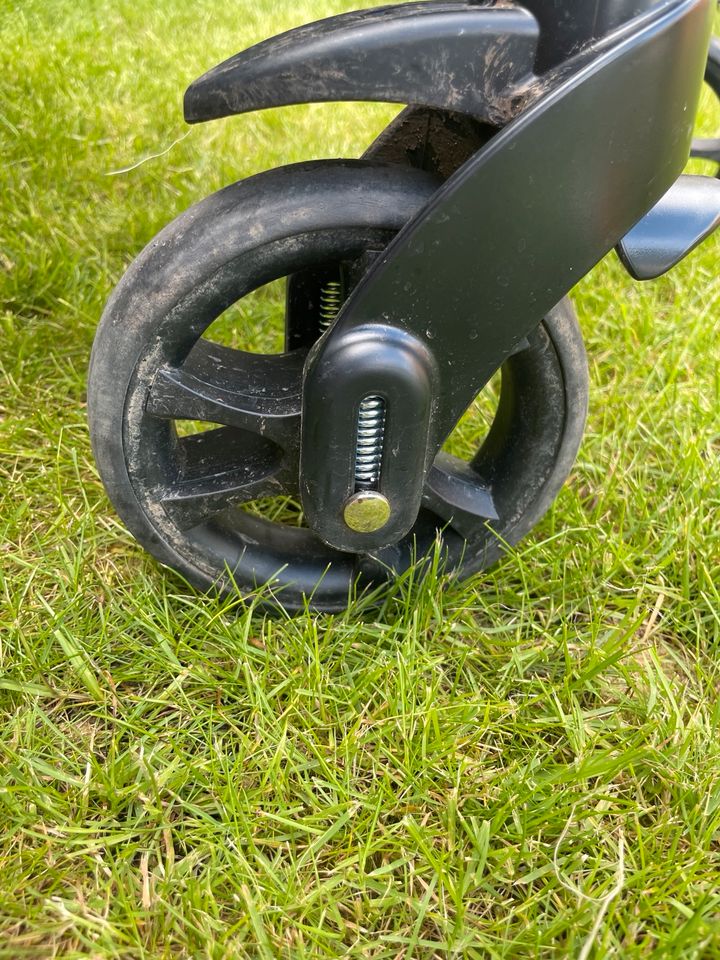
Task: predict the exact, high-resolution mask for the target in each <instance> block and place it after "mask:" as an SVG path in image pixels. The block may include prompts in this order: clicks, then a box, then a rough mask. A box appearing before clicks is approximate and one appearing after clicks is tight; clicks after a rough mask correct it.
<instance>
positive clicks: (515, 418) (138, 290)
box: [89, 162, 587, 610]
mask: <svg viewBox="0 0 720 960" xmlns="http://www.w3.org/2000/svg"><path fill="white" fill-rule="evenodd" d="M435 189H436V183H435V181H434V180H433V179H432V178H431V177H429V176H428V175H426V174H423V173H420V172H418V171H413V170H409V169H403V168H400V167H397V168H393V167H389V166H377V165H373V164H370V163H366V162H334V163H322V164H303V165H298V166H296V167H289V168H284V169H280V170H276V171H272V172H270V173H266V174H261V175H259V176H257V177H254V178H252V179H250V180H247V181H244V182H241V183H238V184H235V185H233V186H231V187H228V188H226V189H225V190H222V191H220V193H218V194H215V195H214V196H212V197H209V198H208V199H206V200H204V201H202V202H201V203H199V204H198V205H196V206H195V207H193V208H191V209H190V210H189V211H188V212H187V213H185V214H183V215H182V216H181V217H179V218H178V219H177V220H176V221H175V222H174V223H172V224H171V225H170V226H169V227H167V228H166V229H165V231H163V233H161V234H160V235H159V237H158V238H157V239H156V240H155V241H153V242H152V243H151V244H150V245H149V246H148V247H147V248H146V250H145V251H144V252H143V254H142V255H141V256H140V257H139V258H138V259H137V261H136V262H135V263H134V264H133V266H132V267H131V268H130V270H129V271H128V273H127V274H126V275H125V277H124V278H123V280H122V282H121V283H120V285H119V286H118V288H117V290H116V292H115V294H114V295H113V297H112V299H111V301H110V303H109V304H108V308H107V310H106V313H105V315H104V317H103V320H102V323H101V326H100V329H99V331H98V336H97V341H96V344H95V348H94V351H93V357H92V363H91V373H90V383H89V407H90V423H91V432H92V438H93V445H94V450H95V454H96V457H97V461H98V464H99V468H100V471H101V474H102V477H103V480H104V482H105V484H106V487H107V489H108V491H109V493H110V495H111V497H112V499H113V501H114V503H115V506H116V507H117V509H118V511H119V512H120V514H121V516H122V517H123V519H124V520H125V522H126V523H127V525H128V526H129V528H130V529H131V530H132V532H133V533H134V534H135V536H136V537H137V538H138V539H139V540H140V542H141V543H143V544H144V545H145V546H146V548H147V549H148V550H149V551H150V552H152V553H153V554H154V555H155V556H156V557H158V558H159V559H160V560H161V561H162V562H164V563H166V564H168V565H170V566H172V567H174V568H175V569H178V570H180V571H181V572H182V573H183V574H184V575H185V576H187V577H188V578H189V579H190V580H191V581H192V582H194V583H195V584H196V585H198V586H200V587H209V586H211V585H212V584H215V583H218V582H220V584H221V585H224V586H225V588H228V587H229V586H230V585H231V583H232V581H233V580H234V581H235V583H236V584H237V586H238V588H239V589H240V590H241V591H243V592H248V591H252V590H253V589H254V587H255V586H256V585H257V584H258V583H262V582H265V581H267V580H269V579H272V580H273V582H274V583H275V586H276V589H277V591H278V594H277V595H278V600H279V602H281V603H282V604H283V605H284V606H285V607H286V608H289V609H293V608H297V607H299V606H301V605H302V603H303V599H304V597H306V596H312V597H313V604H314V605H315V606H316V607H317V608H321V609H329V610H332V609H341V608H343V607H344V606H345V605H346V604H347V601H348V595H349V592H350V590H351V587H352V584H353V582H354V581H355V580H356V579H357V578H359V579H360V581H361V583H362V584H364V585H377V584H379V583H381V582H383V581H384V580H386V579H387V578H388V577H389V576H392V575H393V573H397V572H399V571H401V570H402V569H404V568H405V567H407V565H408V564H410V563H411V562H412V560H413V558H414V557H415V556H417V555H421V554H422V553H424V552H425V551H427V550H428V549H429V548H430V547H431V545H432V544H433V542H434V540H435V538H436V536H437V535H438V533H439V532H440V534H441V536H442V537H443V544H444V548H445V550H446V551H447V554H448V558H449V560H450V562H451V563H452V564H453V565H454V566H455V567H457V568H458V569H460V570H462V571H463V572H465V573H470V572H472V571H474V570H478V569H480V568H482V567H483V566H486V565H487V564H488V563H491V562H492V561H494V560H495V559H496V558H497V557H498V556H499V552H500V549H501V547H500V543H501V542H510V543H512V542H515V541H516V540H518V539H519V538H520V537H521V536H522V535H523V534H524V533H526V532H527V531H528V530H529V529H530V528H531V527H532V526H533V525H534V524H535V523H536V522H537V520H538V519H539V518H540V517H541V516H542V514H543V513H544V512H545V510H546V509H547V507H548V506H549V505H550V504H551V503H552V500H553V499H554V497H555V495H556V493H557V491H558V489H559V488H560V486H561V485H562V483H563V481H564V480H565V477H566V475H567V473H568V471H569V469H570V467H571V465H572V463H573V461H574V457H575V454H576V451H577V447H578V445H579V442H580V438H581V436H582V430H583V424H584V419H585V411H586V406H587V369H586V361H585V354H584V349H583V344H582V339H581V336H580V332H579V330H578V327H577V324H576V321H575V318H574V315H573V312H572V309H571V308H570V306H569V304H568V303H567V302H564V303H562V304H561V305H560V306H559V307H557V308H556V309H555V310H554V311H552V312H551V314H550V315H549V316H548V317H547V318H546V319H545V321H544V322H543V323H542V324H541V325H540V326H539V327H538V328H537V330H536V331H535V332H534V333H533V335H532V336H531V337H530V338H529V339H528V341H527V342H526V343H524V344H523V345H522V349H520V350H519V351H518V352H517V353H516V354H515V355H514V356H513V357H511V358H510V359H509V360H508V361H507V363H506V364H505V365H504V367H503V370H502V387H501V391H500V399H499V401H498V403H497V411H496V413H495V417H494V420H493V422H492V426H491V427H490V429H489V432H487V435H486V436H485V437H484V442H481V443H480V444H479V449H478V450H477V452H476V454H475V456H474V458H473V459H472V460H471V461H470V462H469V463H468V462H465V461H463V460H461V459H459V458H458V457H455V456H453V455H451V454H448V453H445V452H441V453H440V454H439V455H438V456H437V457H436V460H435V463H434V464H433V466H432V469H431V470H430V473H429V477H428V482H427V484H426V487H425V491H424V494H423V507H422V510H421V511H420V514H419V516H418V520H417V522H416V524H415V525H414V527H413V530H412V531H411V532H410V533H409V534H408V535H407V536H405V537H403V538H402V539H401V540H400V541H399V542H397V543H393V544H391V545H390V546H389V547H385V548H383V549H380V550H377V551H373V552H370V553H368V554H348V553H343V552H339V551H337V550H334V549H332V548H331V547H329V546H326V545H325V544H323V543H322V542H321V541H320V540H319V539H318V538H317V537H316V536H314V535H313V533H312V532H311V531H310V530H308V529H306V528H303V527H302V526H297V525H288V524H283V523H279V522H273V521H271V520H269V519H267V518H264V517H261V516H259V515H258V513H257V511H255V512H253V511H252V507H253V505H254V502H256V501H257V500H258V499H260V498H272V497H295V498H297V497H298V494H299V481H298V461H299V446H300V410H301V388H302V370H303V363H304V362H305V360H306V357H307V344H305V345H301V346H295V347H294V348H292V349H290V350H288V351H287V352H285V353H278V354H255V353H250V352H245V351H243V350H239V349H233V348H229V347H227V346H224V345H221V344H218V343H215V342H213V341H212V340H211V339H209V337H211V336H212V327H211V324H212V323H213V321H214V320H215V319H216V318H217V317H218V316H220V314H222V312H223V311H224V310H225V309H226V308H227V307H228V306H230V305H231V304H232V303H235V302H236V301H237V300H239V299H241V298H242V297H244V296H247V295H249V294H250V293H251V292H252V291H253V290H256V289H257V288H259V287H260V286H262V285H264V284H266V283H268V282H270V281H272V280H276V279H278V278H282V277H288V278H290V279H289V280H288V283H287V286H288V296H287V312H288V316H287V324H288V332H287V340H288V345H290V344H292V343H293V342H295V343H297V342H298V340H299V339H300V335H299V334H298V333H297V328H298V327H300V328H303V327H304V328H305V329H307V327H308V317H309V315H310V314H312V312H313V310H316V311H317V315H316V324H317V330H318V332H319V331H320V330H321V328H322V321H323V313H324V312H326V311H323V310H322V304H323V303H324V302H325V301H326V297H324V296H323V291H324V290H325V289H326V286H327V283H328V282H331V283H337V284H338V287H340V286H341V284H340V282H339V281H338V280H331V281H327V280H326V279H324V278H327V277H328V276H340V275H342V276H344V277H345V278H346V280H345V283H344V284H342V286H344V287H345V289H347V286H348V284H349V283H352V282H358V280H359V279H360V277H361V275H362V270H364V269H366V268H367V263H368V261H370V262H371V261H372V259H373V257H374V256H376V255H377V251H378V250H382V249H384V248H385V247H386V246H387V244H388V243H389V242H390V241H391V240H392V238H393V236H394V235H395V234H396V233H397V232H398V230H400V228H401V227H402V226H403V225H404V223H405V222H407V220H409V219H410V217H411V216H412V215H414V213H415V212H416V211H417V210H418V209H419V208H420V207H421V206H422V204H423V203H425V202H427V199H428V198H429V196H431V195H432V193H433V192H434V190H435ZM249 224H252V225H253V227H254V229H252V230H248V225H249ZM369 251H370V252H371V253H370V254H369ZM301 297H304V302H303V301H301ZM203 334H206V335H205V336H204V335H203ZM381 415H382V410H381V407H380V405H379V404H377V402H376V400H371V403H370V404H369V406H368V407H367V408H366V410H365V411H363V418H362V420H360V421H359V422H360V424H361V430H360V440H359V443H360V447H359V448H358V449H359V451H360V456H361V457H362V456H363V454H362V450H363V447H362V444H363V443H364V442H370V443H374V442H375V441H376V440H377V431H378V420H379V419H380V418H381ZM186 421H203V422H204V425H207V426H208V427H210V428H209V429H205V430H203V431H201V432H195V433H191V434H185V435H184V431H183V430H182V429H180V427H181V425H182V424H183V422H186ZM363 431H364V432H365V433H366V434H367V437H366V438H365V439H363ZM119 438H121V439H119ZM368 438H369V440H368ZM481 439H482V438H481ZM375 469H376V468H375V465H374V462H373V461H372V459H371V458H370V459H369V460H368V462H366V463H364V464H361V465H360V466H359V467H357V470H358V477H359V479H360V488H359V489H358V491H357V494H356V495H355V497H354V498H353V500H352V501H351V502H349V503H348V504H346V505H345V512H346V514H347V516H348V522H349V523H350V524H352V525H354V527H356V528H360V529H365V528H366V527H367V525H368V524H369V525H370V526H371V527H375V526H376V525H377V523H378V522H379V521H378V517H380V518H381V519H382V515H383V510H384V509H385V508H384V507H383V503H382V501H383V499H384V498H383V497H382V494H379V493H378V492H376V491H374V490H372V485H373V475H374V471H375ZM268 515H269V514H268ZM498 538H500V539H498Z"/></svg>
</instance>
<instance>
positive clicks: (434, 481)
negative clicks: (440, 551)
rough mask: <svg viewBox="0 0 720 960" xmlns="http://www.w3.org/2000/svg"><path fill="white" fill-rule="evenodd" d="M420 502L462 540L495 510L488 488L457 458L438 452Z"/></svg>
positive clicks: (494, 517)
mask: <svg viewBox="0 0 720 960" xmlns="http://www.w3.org/2000/svg"><path fill="white" fill-rule="evenodd" d="M423 505H424V506H425V507H427V508H428V509H430V510H432V512H433V513H435V514H436V515H437V516H439V517H440V519H441V520H444V521H445V522H446V523H448V524H449V525H450V526H451V527H452V528H453V529H454V530H455V531H456V533H459V534H460V536H462V537H465V538H466V539H468V540H469V539H472V538H474V537H476V536H477V535H478V534H479V533H480V532H481V531H483V530H484V529H485V527H486V525H487V522H488V521H492V520H497V519H498V512H497V509H496V507H495V504H494V502H493V497H492V493H491V491H490V489H489V488H488V487H487V486H485V485H484V484H483V483H482V480H481V478H480V477H479V475H478V474H477V473H475V471H474V470H473V469H472V468H471V467H470V466H468V464H467V463H465V461H464V460H460V459H459V458H458V457H453V456H450V454H447V453H439V454H438V455H437V457H436V458H435V463H434V464H433V466H432V467H431V469H430V473H429V475H428V479H427V481H426V483H425V490H424V492H423Z"/></svg>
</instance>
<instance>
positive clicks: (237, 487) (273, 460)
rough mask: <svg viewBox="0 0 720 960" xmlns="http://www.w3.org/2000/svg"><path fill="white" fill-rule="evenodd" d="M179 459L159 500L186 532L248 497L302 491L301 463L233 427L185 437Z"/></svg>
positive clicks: (180, 442) (179, 450)
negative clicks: (174, 475)
mask: <svg viewBox="0 0 720 960" xmlns="http://www.w3.org/2000/svg"><path fill="white" fill-rule="evenodd" d="M178 463H179V474H178V477H177V479H176V480H175V481H174V483H172V484H168V485H167V486H165V487H164V488H163V489H161V490H159V491H157V499H158V500H159V502H160V504H161V506H162V507H163V509H164V510H165V512H166V513H167V515H168V516H169V517H170V518H171V519H172V520H173V521H174V523H176V524H177V526H179V527H180V528H181V529H184V530H187V529H190V528H192V527H194V526H196V525H197V524H199V523H201V522H202V521H204V520H208V519H209V518H210V517H212V516H214V515H215V514H217V513H221V512H222V511H224V510H227V509H228V508H229V507H236V506H240V505H241V504H243V503H247V502H248V501H249V500H255V499H257V498H258V497H267V496H274V495H278V494H285V495H287V494H292V493H295V492H296V491H297V466H295V467H294V469H293V465H292V462H291V461H290V460H288V458H287V457H286V456H284V455H283V452H282V450H281V449H280V448H279V447H278V446H276V445H275V444H274V443H271V442H270V441H268V440H265V439H263V438H262V437H259V436H257V435H255V434H252V433H247V432H245V431H243V430H237V429H235V428H233V427H220V428H218V429H217V430H208V431H207V432H205V433H199V434H194V435H192V436H189V437H183V438H181V439H180V440H179V441H178Z"/></svg>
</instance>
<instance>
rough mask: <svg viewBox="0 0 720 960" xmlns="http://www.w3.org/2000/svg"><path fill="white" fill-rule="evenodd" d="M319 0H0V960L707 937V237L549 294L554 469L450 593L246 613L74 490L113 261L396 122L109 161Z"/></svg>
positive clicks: (609, 943)
mask: <svg viewBox="0 0 720 960" xmlns="http://www.w3.org/2000/svg"><path fill="white" fill-rule="evenodd" d="M351 5H352V4H351V3H350V2H348V0H298V2H296V3H294V4H288V5H282V7H281V6H280V5H279V4H272V3H271V2H270V0H256V2H254V3H252V4H250V3H247V2H246V3H243V4H241V5H240V6H238V5H234V6H233V5H222V4H217V3H213V2H210V0H198V2H196V3H193V4H184V3H181V2H179V0H155V2H153V3H150V2H149V0H132V2H130V0H114V2H112V3H111V2H110V0H88V2H86V3H83V4H78V3H71V2H70V0H25V2H24V3H23V4H22V5H21V6H20V7H19V9H13V10H11V11H8V9H7V7H6V8H5V12H4V13H1V12H0V23H1V24H2V26H1V27H0V58H1V59H2V70H1V71H0V89H1V94H0V144H1V153H2V168H1V172H0V185H1V188H2V192H1V198H2V199H1V202H2V207H3V216H2V219H1V222H0V299H1V300H2V313H1V314H0V321H1V323H2V334H1V335H2V349H1V351H0V358H1V359H0V363H1V367H0V369H1V370H2V376H3V381H2V383H3V386H2V391H1V394H0V404H1V405H2V419H1V420H0V451H1V452H2V455H1V456H0V485H1V486H0V499H1V500H2V509H1V511H0V531H1V532H0V550H1V551H2V553H1V556H2V563H1V564H0V591H1V595H2V601H1V606H0V725H1V729H0V818H1V822H2V827H3V828H2V832H1V833H0V958H3V960H5V958H7V960H16V958H22V957H32V958H44V957H55V956H57V957H66V958H80V957H88V958H89V957H92V958H97V960H105V958H110V957H116V958H162V957H166V958H170V957H172V958H177V957H180V958H183V957H186V958H209V960H220V958H244V957H245V958H258V957H259V958H265V960H267V958H273V957H283V958H316V957H317V958H319V957H340V956H347V957H352V958H373V960H379V958H403V960H409V958H411V957H412V958H428V960H429V958H436V957H469V958H485V957H488V958H500V957H525V956H526V957H543V958H545V957H581V956H582V957H588V956H591V957H596V958H600V957H623V958H639V957H649V956H652V957H660V958H665V957H668V958H670V957H672V958H675V957H682V958H711V957H718V956H720V737H719V736H718V733H719V727H720V697H718V691H719V690H720V661H719V649H720V524H718V505H719V501H720V466H719V462H718V461H719V458H718V453H719V451H720V422H719V418H718V410H719V409H720V365H719V364H718V359H719V358H720V333H719V328H718V323H717V319H716V317H717V309H718V301H719V300H720V281H719V280H718V276H717V270H716V262H717V255H718V241H717V240H711V241H710V242H708V243H707V244H706V245H705V246H704V247H703V248H702V249H701V250H700V251H698V252H696V253H695V254H693V256H692V257H691V258H689V259H688V260H687V261H686V262H685V263H684V264H683V265H682V266H681V267H680V268H679V269H677V270H675V271H673V272H672V273H671V274H670V275H669V276H667V277H665V278H663V279H661V280H659V281H657V282H654V283H651V284H647V285H637V284H633V283H632V282H631V281H630V280H629V278H628V277H627V276H626V275H625V274H624V272H623V271H622V269H621V268H620V267H619V265H618V264H617V262H616V261H615V260H614V259H613V258H610V259H608V260H607V261H606V262H604V263H602V264H601V265H600V266H599V267H598V268H597V269H596V270H595V271H594V272H593V273H592V275H591V276H590V277H588V278H587V279H586V280H584V281H583V282H582V283H581V284H580V286H579V287H578V289H577V290H576V291H575V302H576V305H577V307H578V310H579V313H580V316H581V321H582V325H583V328H584V331H585V334H586V337H587V342H588V350H589V355H590V358H591V378H592V407H591V413H590V420H589V424H588V431H587V436H586V440H585V443H584V445H583V448H582V450H581V453H580V457H579V459H578V462H577V466H576V469H575V471H574V474H573V476H572V478H571V480H570V482H569V484H568V485H567V487H566V488H565V490H564V491H563V493H562V495H561V496H560V498H559V500H558V502H557V504H556V506H555V508H554V510H553V511H552V513H551V514H550V515H549V516H548V517H547V518H546V520H545V521H544V522H543V523H542V524H541V525H540V527H539V528H538V530H537V531H536V533H534V534H533V535H532V536H531V537H530V538H529V539H528V541H527V542H526V543H525V544H523V545H522V546H521V547H519V548H518V549H517V550H516V551H514V552H513V553H512V554H511V555H510V556H509V557H508V558H507V559H506V560H505V561H504V562H503V563H502V564H500V565H499V566H497V567H496V568H494V569H493V570H491V571H490V572H489V573H487V574H485V575H484V576H481V577H478V578H476V579H474V580H473V581H471V582H468V583H464V584H458V583H452V582H449V581H448V580H447V578H446V577H445V576H444V575H443V573H442V571H441V570H439V569H435V570H434V571H433V572H432V573H431V575H430V576H429V577H428V579H427V580H425V581H424V582H423V583H418V582H416V581H415V579H414V578H413V576H412V575H409V576H408V577H407V578H405V579H404V580H403V582H401V583H398V584H397V585H396V587H395V588H394V590H393V591H391V593H390V594H389V595H388V597H387V599H386V601H385V603H384V605H383V606H382V607H380V608H379V609H377V610H374V611H370V610H368V609H367V608H364V607H358V608H355V609H351V610H349V611H348V613H347V614H345V615H342V616H332V617H330V616H322V617H321V616H312V615H306V616H300V617H297V618H295V619H285V618H274V619H270V618H267V617H262V616H260V615H258V614H256V613H254V611H253V610H243V609H241V608H239V607H238V605H237V603H235V602H233V601H232V600H224V601H219V600H207V599H201V598H199V597H198V596H197V595H195V594H193V593H192V591H190V590H189V589H187V588H186V587H185V586H184V585H183V584H182V583H181V582H180V581H179V580H178V579H176V578H175V577H174V576H173V575H171V574H169V573H167V572H165V571H163V570H161V569H160V568H159V567H158V566H157V565H156V564H155V563H154V562H153V561H152V560H151V559H149V558H148V557H147V556H145V555H144V554H143V553H142V552H141V550H140V549H139V548H138V547H137V546H136V545H135V544H134V542H133V541H132V539H131V537H130V536H129V535H128V534H127V533H126V532H125V531H124V529H123V528H122V526H121V525H120V523H119V522H118V521H117V520H116V519H115V517H114V515H113V512H112V510H111V508H110V506H109V504H108V502H107V500H106V499H105V496H104V494H103V491H102V488H101V486H100V484H99V481H98V478H97V475H96V472H95V469H94V466H93V462H92V458H91V454H90V449H89V443H88V436H87V430H86V425H85V409H84V398H85V373H86V366H87V359H88V354H89V350H90V345H91V342H92V337H93V330H94V327H95V324H96V322H97V319H98V316H99V314H100V312H101V310H102V306H103V303H104V301H105V299H106V298H107V296H108V294H109V292H110V290H111V288H112V286H113V285H114V283H115V282H116V281H117V280H118V278H119V277H120V275H121V274H122V272H123V269H124V268H125V266H126V265H127V263H128V262H129V261H130V260H131V259H132V257H133V256H134V255H135V254H136V253H137V252H138V251H139V249H140V248H141V247H142V245H143V244H144V243H145V242H146V241H147V240H149V238H150V237H151V236H152V235H153V234H154V233H155V232H156V231H157V230H158V229H159V228H160V227H161V226H162V225H163V224H164V223H166V222H167V221H168V220H169V219H171V218H172V217H173V216H174V215H176V214H177V213H179V212H180V211H181V210H183V209H184V208H185V207H187V206H188V205H189V204H190V203H191V202H193V201H194V200H196V199H199V198H201V197H202V196H204V195H206V194H207V193H209V192H210V191H211V190H214V189H216V188H218V187H220V186H221V185H223V184H226V183H229V182H231V181H233V180H235V179H238V178H240V177H244V176H246V175H248V174H251V173H253V172H256V171H258V170H260V169H264V168H267V167H271V166H274V165H276V164H279V163H287V162H291V161H295V160H298V159H301V158H309V157H325V156H327V157H329V156H338V155H339V156H353V155H357V154H358V153H359V152H361V150H362V149H363V147H364V146H365V144H366V143H367V142H368V141H369V140H370V139H371V137H372V136H373V134H374V132H375V131H376V130H379V129H380V128H381V127H382V125H383V124H384V123H385V122H386V121H387V120H388V119H389V117H391V116H392V115H393V112H394V111H393V108H388V107H384V106H380V107H358V106H355V105H342V106H339V107H334V106H312V107H303V108H293V109H290V110H285V111H276V112H269V113H263V114H260V115H258V116H251V117H242V118H234V119H229V120H227V121H222V122H218V123H214V124H208V125H207V126H203V127H198V128H193V129H192V130H191V132H190V134H189V135H188V136H187V137H186V138H185V139H182V140H181V141H180V142H178V143H176V144H175V145H174V146H173V147H172V149H170V150H168V151H167V152H164V153H163V155H162V156H160V157H159V158H157V159H154V160H152V161H149V162H147V163H144V164H142V165H141V166H138V167H137V168H136V169H132V170H130V171H128V172H127V173H121V174H116V175H110V174H111V173H112V172H113V171H117V170H121V169H124V168H127V167H132V166H133V165H134V164H136V163H137V161H138V160H140V159H141V158H143V157H145V156H148V155H150V154H158V153H161V152H162V151H165V150H166V148H167V147H168V146H169V145H170V144H172V143H173V141H175V140H177V139H178V138H180V137H182V136H183V133H184V127H183V125H182V121H181V114H180V95H181V91H182V89H183V87H184V85H185V84H186V83H187V82H188V81H189V80H190V79H191V78H192V77H194V76H195V75H197V74H199V73H200V72H202V70H204V69H205V68H207V67H208V66H209V65H211V64H213V63H215V62H216V61H218V60H220V59H221V58H223V57H225V56H227V55H229V54H231V53H232V52H234V51H235V50H236V49H238V48H240V47H242V46H244V45H246V44H248V43H250V42H253V41H255V40H258V39H260V38H261V37H262V36H265V35H267V34H270V33H273V32H275V31H277V30H279V29H282V28H286V27H288V26H290V25H292V24H295V23H298V22H302V21H305V20H308V19H312V18H314V17H317V16H320V15H324V14H328V13H330V12H337V11H339V10H345V9H349V8H350V7H351ZM706 106H707V110H708V111H709V110H710V105H709V104H707V105H706ZM704 122H705V123H706V124H710V123H711V122H712V118H710V116H709V113H708V114H707V115H706V116H705V119H704Z"/></svg>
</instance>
